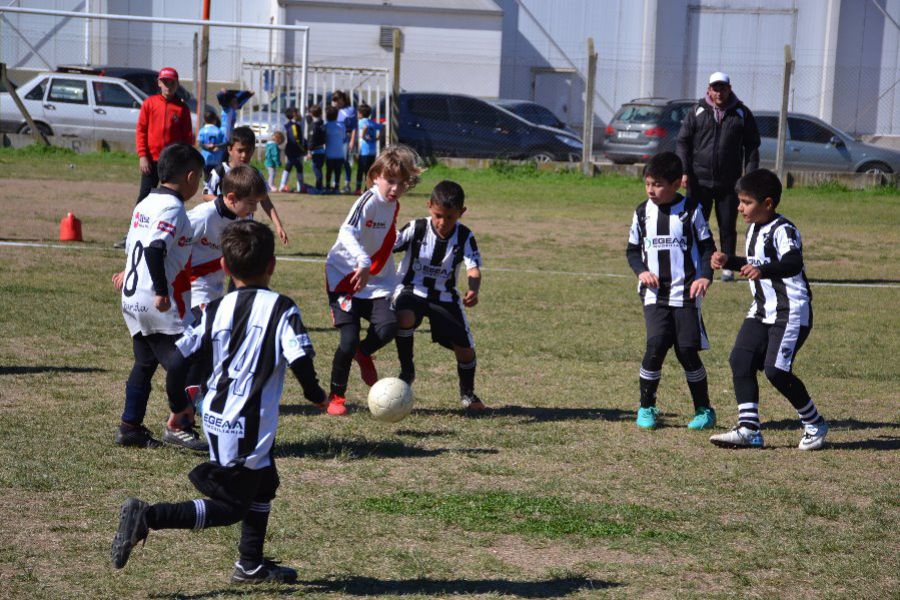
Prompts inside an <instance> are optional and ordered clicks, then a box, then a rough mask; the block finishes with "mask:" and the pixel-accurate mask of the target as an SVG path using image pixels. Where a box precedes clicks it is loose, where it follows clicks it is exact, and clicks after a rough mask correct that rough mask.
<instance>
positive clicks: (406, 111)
mask: <svg viewBox="0 0 900 600" xmlns="http://www.w3.org/2000/svg"><path fill="white" fill-rule="evenodd" d="M397 132H398V137H399V139H400V141H401V142H402V143H404V144H408V145H410V146H412V147H413V148H415V149H416V150H417V151H418V152H419V153H420V154H422V155H423V156H463V157H466V158H506V159H531V160H536V161H539V162H547V161H551V160H559V161H567V160H580V159H581V151H582V143H581V140H580V139H579V138H577V137H576V136H574V135H572V134H569V133H567V132H565V131H560V130H558V129H553V128H551V127H544V126H542V125H535V124H533V123H529V122H528V121H526V120H525V119H522V118H521V117H518V116H517V115H514V114H513V113H511V112H509V111H508V110H505V109H503V108H500V107H498V106H495V105H493V104H490V103H488V102H485V101H484V100H479V99H478V98H474V97H472V96H464V95H461V94H436V93H435V94H429V93H401V94H400V123H399V127H398V129H397Z"/></svg>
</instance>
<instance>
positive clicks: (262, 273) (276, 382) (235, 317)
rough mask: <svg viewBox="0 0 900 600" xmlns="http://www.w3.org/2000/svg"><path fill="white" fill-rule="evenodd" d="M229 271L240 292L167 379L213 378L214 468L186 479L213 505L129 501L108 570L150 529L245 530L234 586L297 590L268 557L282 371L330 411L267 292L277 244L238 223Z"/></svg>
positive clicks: (285, 311)
mask: <svg viewBox="0 0 900 600" xmlns="http://www.w3.org/2000/svg"><path fill="white" fill-rule="evenodd" d="M221 245H222V253H223V255H224V259H223V260H224V263H225V269H226V271H227V273H228V274H230V275H231V276H232V279H233V280H234V282H235V285H236V287H237V289H236V291H234V292H231V293H230V294H228V295H226V296H225V297H223V298H218V299H215V300H213V301H211V302H210V303H209V304H208V305H207V306H206V310H205V311H204V312H203V318H202V320H201V321H200V323H199V324H196V325H195V326H193V327H192V328H190V329H188V330H187V331H185V333H184V335H183V336H182V337H181V339H180V340H179V341H178V342H177V346H178V350H179V352H176V353H175V354H176V355H177V356H178V357H179V359H180V360H178V361H173V362H174V363H175V364H173V366H172V369H171V372H173V373H178V374H180V376H181V377H182V378H184V377H186V375H187V371H188V368H189V362H188V361H187V360H186V359H187V358H188V357H190V358H191V360H199V361H201V362H203V363H204V364H206V365H207V372H208V373H211V376H210V377H209V379H208V384H209V385H208V387H209V390H208V391H207V393H206V395H205V397H204V399H203V429H204V431H205V433H206V436H207V438H208V439H209V448H210V460H209V461H208V462H205V463H202V464H200V465H198V466H197V467H196V468H194V469H193V470H192V471H191V472H190V474H189V476H188V477H189V478H190V480H191V483H193V484H194V487H196V488H197V490H198V491H200V492H201V493H202V494H204V495H205V496H207V498H203V499H197V500H189V501H186V502H179V503H175V504H169V503H159V504H153V505H150V504H148V503H147V502H144V501H143V500H139V499H137V498H128V499H127V500H126V501H125V503H124V504H122V508H121V510H120V517H119V528H118V531H117V532H116V536H115V538H114V540H113V544H112V550H111V558H112V565H113V567H114V568H116V569H121V568H122V567H124V566H125V564H126V563H127V562H128V557H129V556H130V554H131V550H132V548H134V546H135V545H137V543H138V542H140V541H142V540H145V539H146V538H147V535H148V533H149V532H150V530H151V529H205V528H208V527H222V526H225V525H231V524H233V523H237V522H238V521H240V522H241V538H240V542H239V545H238V550H239V552H240V559H239V560H238V562H237V563H236V564H235V566H234V571H233V573H232V576H231V581H232V582H233V583H260V582H270V581H276V582H291V581H295V580H296V579H297V572H296V571H295V570H294V569H290V568H287V567H281V566H279V565H278V564H277V563H275V562H273V561H271V560H269V559H266V558H264V557H263V544H264V542H265V536H266V529H267V527H268V521H269V509H270V502H271V501H272V499H274V498H275V492H276V490H277V489H278V484H279V480H278V472H277V470H276V468H275V462H274V458H273V454H272V453H273V447H274V443H275V433H276V430H277V428H278V409H279V401H280V399H281V394H282V389H283V385H284V374H285V369H286V367H290V369H291V371H293V373H294V375H295V376H296V377H297V380H298V381H299V382H300V385H301V387H302V388H303V395H304V397H305V398H306V399H307V400H309V401H310V402H313V403H315V404H316V405H317V406H318V407H319V408H320V409H322V410H324V409H325V407H326V404H325V391H324V390H323V389H322V388H321V387H320V386H319V382H318V379H317V377H316V371H315V367H314V366H313V356H314V352H313V348H312V343H311V342H310V339H309V336H308V334H307V332H306V328H305V327H304V325H303V321H302V320H301V318H300V311H299V309H298V308H297V306H296V305H295V304H294V302H293V301H292V300H291V299H290V298H288V297H287V296H282V295H280V294H278V293H276V292H274V291H272V290H269V289H268V287H267V286H268V283H269V280H270V278H271V276H272V272H273V271H274V270H275V238H274V235H273V234H272V231H271V230H270V229H269V228H268V227H266V226H265V225H262V224H261V223H259V222H257V221H250V220H245V221H237V222H235V223H232V224H230V225H228V226H227V227H226V228H225V231H224V232H223V234H222V244H221Z"/></svg>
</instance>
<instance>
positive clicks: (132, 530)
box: [109, 498, 150, 569]
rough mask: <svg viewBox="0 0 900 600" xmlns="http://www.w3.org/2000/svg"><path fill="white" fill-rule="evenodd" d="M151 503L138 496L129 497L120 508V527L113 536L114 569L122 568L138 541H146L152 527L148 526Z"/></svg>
mask: <svg viewBox="0 0 900 600" xmlns="http://www.w3.org/2000/svg"><path fill="white" fill-rule="evenodd" d="M149 509H150V505H149V504H147V503H146V502H144V501H143V500H138V499H137V498H128V499H126V500H125V502H123V503H122V508H121V509H119V529H118V530H117V531H116V537H114V538H113V543H112V549H111V550H110V553H109V554H110V558H111V559H112V566H113V568H114V569H121V568H122V567H124V566H125V563H127V562H128V557H129V556H131V549H132V548H134V547H135V546H137V544H138V542H142V541H145V540H146V539H147V534H148V533H150V528H149V527H147V511H148V510H149Z"/></svg>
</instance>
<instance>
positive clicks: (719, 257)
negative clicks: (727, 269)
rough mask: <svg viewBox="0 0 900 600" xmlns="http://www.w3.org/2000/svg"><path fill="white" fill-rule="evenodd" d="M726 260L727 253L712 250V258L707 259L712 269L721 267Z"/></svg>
mask: <svg viewBox="0 0 900 600" xmlns="http://www.w3.org/2000/svg"><path fill="white" fill-rule="evenodd" d="M726 262H728V255H727V254H725V253H724V252H718V251H716V252H713V255H712V258H710V259H709V264H710V266H711V267H712V268H713V269H721V268H722V267H724V266H725V263H726Z"/></svg>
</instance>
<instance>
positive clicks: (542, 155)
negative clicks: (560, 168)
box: [528, 150, 556, 163]
mask: <svg viewBox="0 0 900 600" xmlns="http://www.w3.org/2000/svg"><path fill="white" fill-rule="evenodd" d="M528 160H533V161H534V162H536V163H548V162H551V161H554V160H556V157H555V156H553V153H552V152H548V151H547V150H538V151H537V152H533V153H532V154H531V156H529V157H528Z"/></svg>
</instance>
